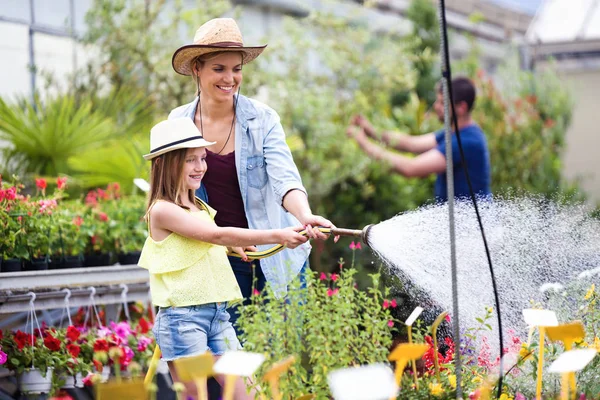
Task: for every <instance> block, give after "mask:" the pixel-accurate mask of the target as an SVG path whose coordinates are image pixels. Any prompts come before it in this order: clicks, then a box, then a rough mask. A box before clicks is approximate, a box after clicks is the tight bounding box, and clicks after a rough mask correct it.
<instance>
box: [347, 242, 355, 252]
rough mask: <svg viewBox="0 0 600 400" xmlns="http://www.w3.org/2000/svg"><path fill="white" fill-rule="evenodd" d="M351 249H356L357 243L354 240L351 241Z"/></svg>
mask: <svg viewBox="0 0 600 400" xmlns="http://www.w3.org/2000/svg"><path fill="white" fill-rule="evenodd" d="M349 247H350V250H356V244H355V243H354V241H352V243H350V246H349Z"/></svg>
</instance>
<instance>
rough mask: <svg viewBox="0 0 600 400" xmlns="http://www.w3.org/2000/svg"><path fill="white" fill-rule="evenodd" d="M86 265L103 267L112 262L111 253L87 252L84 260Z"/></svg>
mask: <svg viewBox="0 0 600 400" xmlns="http://www.w3.org/2000/svg"><path fill="white" fill-rule="evenodd" d="M83 265H84V266H85V267H103V266H106V265H111V264H110V254H109V253H101V254H87V255H86V256H85V259H84V261H83Z"/></svg>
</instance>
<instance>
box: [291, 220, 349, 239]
mask: <svg viewBox="0 0 600 400" xmlns="http://www.w3.org/2000/svg"><path fill="white" fill-rule="evenodd" d="M300 223H301V224H304V226H305V227H306V233H307V234H308V237H309V238H311V239H321V240H327V238H329V235H326V234H325V233H323V232H321V231H320V230H319V227H320V226H323V227H325V228H335V225H334V224H333V223H331V221H330V220H328V219H326V218H323V217H321V216H320V215H314V214H308V215H303V216H302V217H301V218H300ZM339 238H340V237H339V236H336V237H334V239H333V242H334V243H337V241H338V240H339Z"/></svg>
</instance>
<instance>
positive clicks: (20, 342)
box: [14, 331, 33, 350]
mask: <svg viewBox="0 0 600 400" xmlns="http://www.w3.org/2000/svg"><path fill="white" fill-rule="evenodd" d="M14 340H15V343H16V344H17V349H19V350H23V348H24V347H25V346H31V344H32V341H33V336H31V335H30V334H28V333H25V332H22V331H16V332H15V336H14Z"/></svg>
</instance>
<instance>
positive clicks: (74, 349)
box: [67, 344, 81, 358]
mask: <svg viewBox="0 0 600 400" xmlns="http://www.w3.org/2000/svg"><path fill="white" fill-rule="evenodd" d="M67 351H68V352H69V354H71V355H72V356H73V357H75V358H77V357H78V356H79V352H80V351H81V347H79V346H78V345H76V344H68V345H67Z"/></svg>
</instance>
